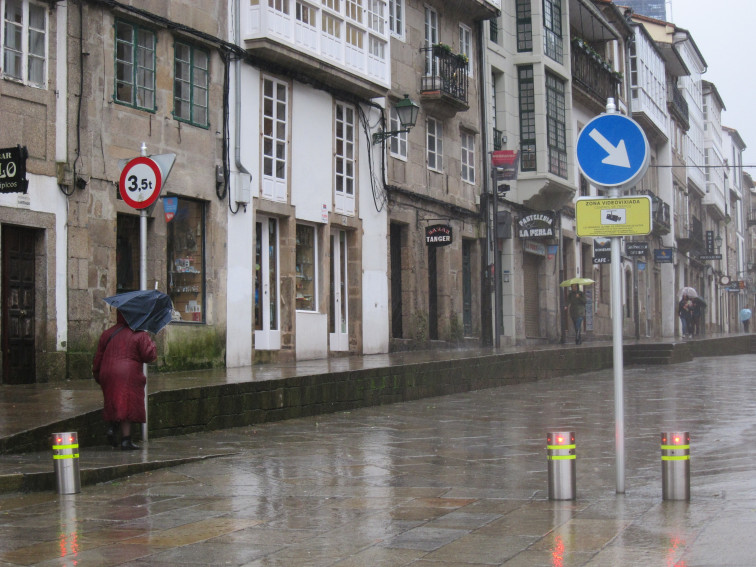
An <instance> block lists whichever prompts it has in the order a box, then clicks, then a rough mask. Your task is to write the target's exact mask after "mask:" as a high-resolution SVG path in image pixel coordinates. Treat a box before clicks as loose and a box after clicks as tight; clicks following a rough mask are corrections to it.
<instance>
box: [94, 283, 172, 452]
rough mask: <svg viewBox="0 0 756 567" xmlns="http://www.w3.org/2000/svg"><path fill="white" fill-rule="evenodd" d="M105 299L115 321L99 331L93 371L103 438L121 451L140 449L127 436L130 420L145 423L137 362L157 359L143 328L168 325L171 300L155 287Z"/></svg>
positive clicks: (142, 384)
mask: <svg viewBox="0 0 756 567" xmlns="http://www.w3.org/2000/svg"><path fill="white" fill-rule="evenodd" d="M105 301H106V302H107V303H108V304H110V305H112V306H114V307H116V308H117V309H118V311H117V322H116V324H115V325H114V326H112V327H110V328H109V329H106V330H105V331H104V332H103V333H102V335H101V336H100V340H99V342H98V344H97V352H96V353H95V357H94V362H93V364H92V374H93V375H94V379H95V380H96V381H97V383H98V384H99V385H100V388H101V389H102V394H103V398H104V408H103V419H104V420H105V421H106V422H108V423H109V424H110V428H109V429H108V440H109V441H110V443H111V444H112V445H113V446H114V447H118V446H119V445H120V447H121V449H122V450H125V451H128V450H134V449H139V446H137V445H135V444H134V443H133V441H132V440H131V424H132V423H145V422H146V417H147V412H146V406H145V385H146V384H147V377H146V376H145V375H144V372H143V369H142V365H143V364H146V363H149V362H153V361H154V360H156V359H157V347H156V346H155V342H154V341H153V340H152V338H151V337H150V335H149V334H148V333H147V332H145V331H151V332H154V333H156V332H158V331H159V330H160V329H162V328H163V327H164V326H165V325H167V324H168V323H169V322H170V321H171V315H172V311H173V304H172V303H171V300H170V298H169V297H168V296H167V295H165V294H164V293H161V292H159V291H157V290H145V291H136V292H129V293H123V294H120V295H114V296H112V297H106V298H105ZM118 433H120V435H121V439H120V443H119V442H118V440H117V438H116V437H117V435H118Z"/></svg>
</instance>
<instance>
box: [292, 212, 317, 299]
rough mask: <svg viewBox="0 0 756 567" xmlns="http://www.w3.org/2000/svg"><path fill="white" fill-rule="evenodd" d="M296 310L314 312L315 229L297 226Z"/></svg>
mask: <svg viewBox="0 0 756 567" xmlns="http://www.w3.org/2000/svg"><path fill="white" fill-rule="evenodd" d="M296 272H297V273H296V282H297V284H296V299H297V309H298V310H301V311H315V229H314V227H311V226H305V225H297V263H296Z"/></svg>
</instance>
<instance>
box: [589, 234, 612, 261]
mask: <svg viewBox="0 0 756 567" xmlns="http://www.w3.org/2000/svg"><path fill="white" fill-rule="evenodd" d="M611 261H612V241H611V239H610V238H594V239H593V263H594V264H610V263H611Z"/></svg>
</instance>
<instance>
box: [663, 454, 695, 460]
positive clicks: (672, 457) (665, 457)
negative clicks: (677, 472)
mask: <svg viewBox="0 0 756 567" xmlns="http://www.w3.org/2000/svg"><path fill="white" fill-rule="evenodd" d="M689 460H690V455H662V461H689Z"/></svg>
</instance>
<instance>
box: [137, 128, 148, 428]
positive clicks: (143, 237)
mask: <svg viewBox="0 0 756 567" xmlns="http://www.w3.org/2000/svg"><path fill="white" fill-rule="evenodd" d="M140 155H142V156H143V157H146V156H147V144H145V143H144V142H142V147H141V152H140ZM139 289H141V290H146V289H147V210H146V209H140V211H139ZM142 372H144V376H145V378H146V377H147V364H146V363H143V364H142ZM147 406H148V404H147V383H146V382H145V384H144V423H143V424H142V441H147V437H148V436H147Z"/></svg>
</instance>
